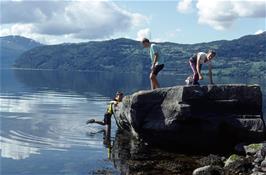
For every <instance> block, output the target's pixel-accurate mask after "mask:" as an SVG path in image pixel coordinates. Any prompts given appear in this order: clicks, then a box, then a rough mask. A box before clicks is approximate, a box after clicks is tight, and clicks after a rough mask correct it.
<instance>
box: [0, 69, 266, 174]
mask: <svg viewBox="0 0 266 175" xmlns="http://www.w3.org/2000/svg"><path fill="white" fill-rule="evenodd" d="M184 79H185V76H184V75H160V82H161V84H162V86H173V85H178V84H184ZM215 81H216V82H219V83H249V84H254V83H256V84H260V85H261V86H262V91H263V96H264V99H265V92H266V90H265V89H266V85H265V80H262V79H260V78H257V79H254V78H249V79H246V78H245V79H244V78H242V77H241V78H232V77H229V78H219V77H215ZM204 83H205V84H206V80H205V82H203V84H204ZM148 88H149V81H148V75H141V74H118V73H110V72H107V73H79V72H75V73H73V72H56V71H25V70H1V92H0V115H1V132H0V141H1V146H0V149H1V174H39V175H40V174H93V173H95V172H97V171H98V170H100V169H105V170H110V171H111V172H112V173H113V174H119V171H118V170H116V169H115V167H114V163H113V162H112V161H111V160H110V159H109V156H110V154H109V151H110V149H109V148H108V147H109V146H110V145H108V144H106V142H105V141H104V137H103V132H102V129H103V127H102V126H98V125H95V124H92V125H89V126H88V125H86V124H85V122H86V120H88V119H89V118H92V117H93V118H96V119H99V120H101V119H103V114H104V112H105V110H106V106H107V104H108V102H109V101H110V100H111V99H112V97H113V94H114V93H115V92H116V91H117V90H121V91H124V92H125V93H126V94H130V93H132V92H135V91H137V90H141V89H148ZM263 108H264V112H265V104H264V106H263ZM264 116H265V115H264ZM115 132H116V126H115V121H114V120H112V133H111V142H113V141H114V139H115V138H114V137H115Z"/></svg>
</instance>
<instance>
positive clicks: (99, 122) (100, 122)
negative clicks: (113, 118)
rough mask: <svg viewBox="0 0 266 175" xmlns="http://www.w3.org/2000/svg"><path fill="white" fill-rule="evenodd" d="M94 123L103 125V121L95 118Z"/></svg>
mask: <svg viewBox="0 0 266 175" xmlns="http://www.w3.org/2000/svg"><path fill="white" fill-rule="evenodd" d="M94 123H97V124H99V125H105V123H104V121H97V120H95V122H94Z"/></svg>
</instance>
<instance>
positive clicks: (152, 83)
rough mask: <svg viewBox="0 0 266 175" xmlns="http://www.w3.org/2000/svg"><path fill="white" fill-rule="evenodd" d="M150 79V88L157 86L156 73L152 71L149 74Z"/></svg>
mask: <svg viewBox="0 0 266 175" xmlns="http://www.w3.org/2000/svg"><path fill="white" fill-rule="evenodd" d="M150 81H151V89H156V88H159V82H158V80H157V78H156V75H154V74H153V73H151V74H150Z"/></svg>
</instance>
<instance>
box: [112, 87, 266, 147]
mask: <svg viewBox="0 0 266 175" xmlns="http://www.w3.org/2000/svg"><path fill="white" fill-rule="evenodd" d="M115 119H116V122H117V125H118V127H119V128H120V129H126V130H129V131H131V132H132V133H133V134H134V135H135V136H138V137H145V138H147V139H150V140H152V141H156V142H158V143H178V144H181V145H184V146H185V145H195V147H198V146H211V143H217V142H220V143H226V142H228V143H229V142H233V144H237V143H239V142H242V141H244V142H248V141H261V140H263V138H264V132H265V124H264V121H263V117H262V94H261V90H260V87H259V86H258V85H241V84H240V85H239V84H237V85H214V86H175V87H169V88H161V89H156V90H148V91H139V92H136V93H134V94H132V95H130V96H126V97H124V99H123V102H122V103H120V104H119V105H118V106H117V107H116V109H115ZM195 143H196V144H195Z"/></svg>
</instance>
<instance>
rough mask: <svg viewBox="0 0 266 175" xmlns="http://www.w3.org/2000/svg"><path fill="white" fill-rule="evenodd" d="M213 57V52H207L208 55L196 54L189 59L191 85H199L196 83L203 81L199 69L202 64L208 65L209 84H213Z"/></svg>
mask: <svg viewBox="0 0 266 175" xmlns="http://www.w3.org/2000/svg"><path fill="white" fill-rule="evenodd" d="M215 55H216V53H215V52H214V51H212V50H209V51H208V53H204V52H198V53H197V54H194V55H193V56H192V57H191V58H190V59H189V64H190V67H191V69H192V71H193V82H192V84H193V85H199V82H198V81H199V80H203V76H202V74H201V67H202V65H203V64H204V63H206V64H208V65H209V80H210V81H209V82H210V84H213V81H212V65H211V60H212V59H213V58H214V57H215Z"/></svg>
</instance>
